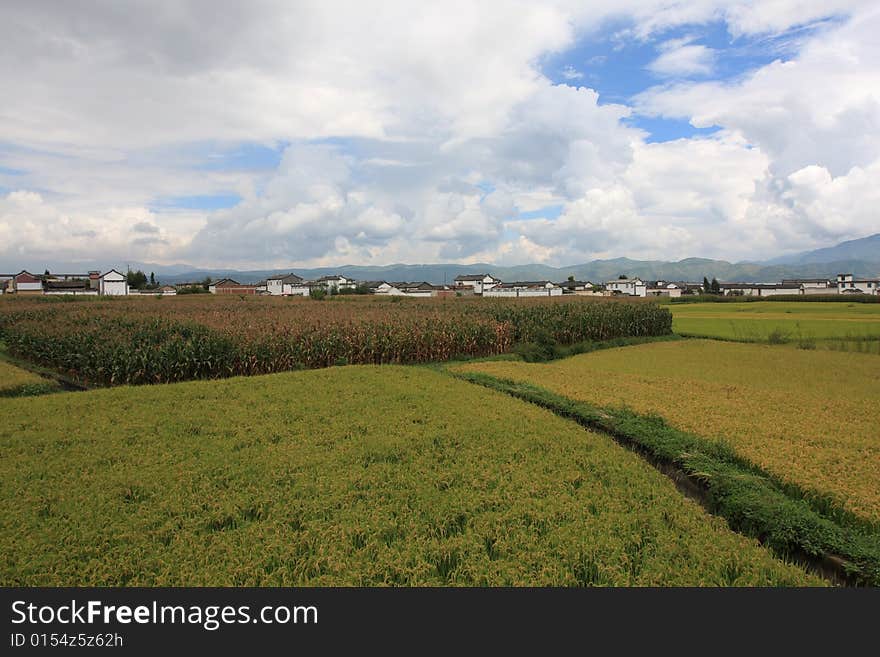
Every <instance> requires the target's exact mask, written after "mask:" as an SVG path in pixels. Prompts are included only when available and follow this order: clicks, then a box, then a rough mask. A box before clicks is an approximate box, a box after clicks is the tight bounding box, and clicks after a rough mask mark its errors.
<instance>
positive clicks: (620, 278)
mask: <svg viewBox="0 0 880 657" xmlns="http://www.w3.org/2000/svg"><path fill="white" fill-rule="evenodd" d="M627 278H629V276H627V275H626V274H621V275H620V276H618V277H617V279H618V280H620V281H625V280H626V279H627Z"/></svg>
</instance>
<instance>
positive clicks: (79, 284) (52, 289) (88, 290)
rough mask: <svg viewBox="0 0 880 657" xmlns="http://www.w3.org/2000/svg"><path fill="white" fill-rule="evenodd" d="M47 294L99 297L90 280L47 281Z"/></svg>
mask: <svg viewBox="0 0 880 657" xmlns="http://www.w3.org/2000/svg"><path fill="white" fill-rule="evenodd" d="M45 293H46V294H73V295H84V294H85V295H97V294H98V290H94V289H92V287H91V285H90V284H89V279H88V278H80V279H70V280H61V281H59V280H47V281H46V282H45Z"/></svg>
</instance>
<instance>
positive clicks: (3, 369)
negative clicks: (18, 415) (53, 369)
mask: <svg viewBox="0 0 880 657" xmlns="http://www.w3.org/2000/svg"><path fill="white" fill-rule="evenodd" d="M54 388H55V385H54V384H53V383H52V382H51V381H48V380H47V379H44V378H43V377H41V376H37V375H36V374H33V373H31V372H28V371H27V370H24V369H22V368H20V367H16V366H15V365H13V364H11V363H8V362H7V361H5V360H3V359H2V358H0V397H17V396H19V395H33V394H41V393H43V392H48V391H50V390H53V389H54Z"/></svg>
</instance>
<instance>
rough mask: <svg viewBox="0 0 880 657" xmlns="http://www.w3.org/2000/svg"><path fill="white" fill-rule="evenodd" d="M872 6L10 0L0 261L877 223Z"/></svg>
mask: <svg viewBox="0 0 880 657" xmlns="http://www.w3.org/2000/svg"><path fill="white" fill-rule="evenodd" d="M878 7H880V6H878V4H877V2H876V0H868V1H863V2H859V1H845V0H824V1H811V0H761V1H757V2H716V1H713V0H695V1H692V2H675V1H670V0H665V1H659V0H658V1H654V0H613V1H611V2H598V1H596V2H593V1H585V0H581V1H579V2H565V1H559V2H545V3H539V2H534V1H525V2H501V1H499V2H456V1H455V0H453V1H448V0H447V1H446V2H443V3H436V2H435V3H424V4H419V3H417V2H414V1H412V0H406V1H403V2H389V1H385V2H381V3H372V6H368V3H364V2H354V1H352V2H331V1H327V0H319V1H315V2H290V1H278V2H274V1H270V0H248V1H247V2H244V1H241V2H227V1H225V0H193V1H183V0H169V1H164V0H150V1H149V2H135V1H132V0H128V1H125V2H119V1H118V0H88V1H86V0H83V1H79V0H58V1H56V2H47V1H42V0H20V1H19V0H4V1H3V3H2V6H0V42H2V43H3V47H2V48H0V89H2V94H0V270H5V269H13V268H15V267H19V266H21V267H30V268H32V269H36V270H42V267H43V263H44V262H49V261H63V262H77V261H80V260H95V259H97V260H103V261H110V262H119V263H125V262H128V261H139V262H153V263H160V264H171V263H180V262H183V263H191V264H194V265H200V266H220V265H223V266H230V267H236V268H263V267H266V268H269V267H272V268H275V267H279V268H280V267H287V266H319V265H341V264H344V263H352V264H377V265H378V264H389V263H393V262H409V263H415V262H437V261H444V262H451V261H457V262H475V261H488V262H495V263H499V264H517V263H527V262H542V263H547V264H551V265H564V264H574V263H578V262H584V261H587V260H591V259H595V258H607V257H616V256H629V257H633V258H652V259H654V258H656V259H670V260H671V259H679V258H684V257H688V256H704V257H714V258H724V259H728V260H745V259H763V258H767V257H772V256H775V255H779V254H782V253H786V252H792V251H801V250H805V249H809V248H814V247H817V246H826V245H829V244H832V243H836V242H838V241H841V240H844V239H851V238H857V237H862V236H865V235H868V234H871V233H876V232H880V212H878V208H880V40H878V39H877V34H880V8H878Z"/></svg>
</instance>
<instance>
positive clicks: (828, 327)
mask: <svg viewBox="0 0 880 657" xmlns="http://www.w3.org/2000/svg"><path fill="white" fill-rule="evenodd" d="M666 307H667V308H669V309H670V310H671V311H672V315H673V320H672V327H673V330H674V331H675V332H676V333H679V334H681V335H687V336H696V337H710V338H722V339H727V340H738V341H743V342H767V341H771V342H775V343H777V344H778V343H784V342H799V341H805V340H806V341H814V342H815V341H819V342H821V341H828V340H842V341H846V342H852V341H861V340H877V341H880V304H868V303H852V302H837V303H834V302H829V303H802V302H782V301H780V302H775V303H754V302H753V303H688V304H669V305H667V306H666Z"/></svg>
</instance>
